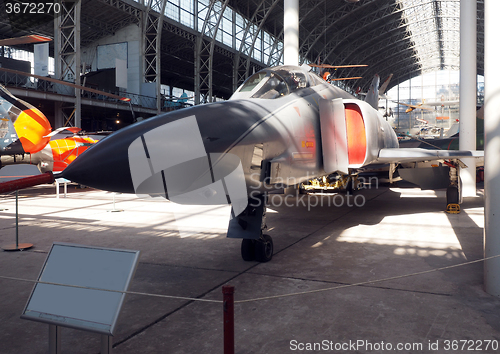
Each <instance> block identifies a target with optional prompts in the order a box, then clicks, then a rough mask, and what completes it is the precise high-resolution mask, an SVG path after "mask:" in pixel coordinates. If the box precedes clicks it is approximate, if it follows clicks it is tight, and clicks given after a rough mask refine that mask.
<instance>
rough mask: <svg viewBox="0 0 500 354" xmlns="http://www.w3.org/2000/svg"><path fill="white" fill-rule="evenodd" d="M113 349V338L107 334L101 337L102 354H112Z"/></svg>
mask: <svg viewBox="0 0 500 354" xmlns="http://www.w3.org/2000/svg"><path fill="white" fill-rule="evenodd" d="M112 348H113V337H111V336H107V335H105V334H102V335H101V354H111V349H112Z"/></svg>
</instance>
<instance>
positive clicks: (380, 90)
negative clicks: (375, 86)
mask: <svg viewBox="0 0 500 354" xmlns="http://www.w3.org/2000/svg"><path fill="white" fill-rule="evenodd" d="M392 75H393V74H391V75H389V77H388V78H387V79H386V80H385V81H384V83H383V84H382V86H380V89H379V90H378V94H379V96H382V97H383V96H385V91H387V86H389V82H391V79H392Z"/></svg>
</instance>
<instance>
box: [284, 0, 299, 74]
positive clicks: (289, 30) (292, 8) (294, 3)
mask: <svg viewBox="0 0 500 354" xmlns="http://www.w3.org/2000/svg"><path fill="white" fill-rule="evenodd" d="M284 1H285V3H284V9H285V16H284V20H283V26H284V29H283V36H284V40H283V62H284V64H285V65H299V0H284Z"/></svg>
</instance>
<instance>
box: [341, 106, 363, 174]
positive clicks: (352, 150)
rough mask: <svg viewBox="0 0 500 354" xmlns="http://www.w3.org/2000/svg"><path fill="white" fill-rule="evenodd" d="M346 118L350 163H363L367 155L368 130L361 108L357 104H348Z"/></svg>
mask: <svg viewBox="0 0 500 354" xmlns="http://www.w3.org/2000/svg"><path fill="white" fill-rule="evenodd" d="M345 120H346V130H347V155H348V157H349V164H354V165H356V164H362V163H363V162H364V161H365V157H366V130H365V123H364V121H363V115H362V114H361V110H360V108H359V107H358V106H357V105H355V104H346V105H345Z"/></svg>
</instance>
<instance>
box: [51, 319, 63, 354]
mask: <svg viewBox="0 0 500 354" xmlns="http://www.w3.org/2000/svg"><path fill="white" fill-rule="evenodd" d="M49 354H61V327H59V326H56V325H49Z"/></svg>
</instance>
